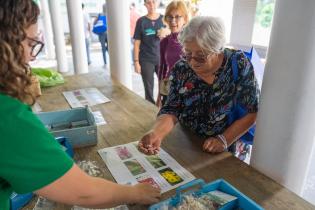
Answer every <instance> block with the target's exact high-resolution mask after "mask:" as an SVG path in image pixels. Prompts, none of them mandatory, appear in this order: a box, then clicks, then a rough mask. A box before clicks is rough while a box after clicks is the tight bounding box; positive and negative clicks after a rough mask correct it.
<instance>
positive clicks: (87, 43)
mask: <svg viewBox="0 0 315 210" xmlns="http://www.w3.org/2000/svg"><path fill="white" fill-rule="evenodd" d="M85 48H86V56H87V62H88V65H90V64H91V57H90V39H89V38H85Z"/></svg>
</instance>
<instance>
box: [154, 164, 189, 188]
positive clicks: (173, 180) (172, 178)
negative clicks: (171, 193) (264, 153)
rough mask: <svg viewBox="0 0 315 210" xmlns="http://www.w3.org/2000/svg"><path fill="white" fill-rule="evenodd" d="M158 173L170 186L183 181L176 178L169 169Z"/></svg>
mask: <svg viewBox="0 0 315 210" xmlns="http://www.w3.org/2000/svg"><path fill="white" fill-rule="evenodd" d="M159 173H160V174H161V176H162V177H163V178H164V179H165V180H166V181H167V182H168V183H169V184H170V185H172V186H173V185H176V184H178V183H181V182H182V181H183V179H182V178H181V177H180V176H178V175H177V174H176V173H175V172H174V171H173V170H172V169H171V168H165V169H162V170H160V171H159Z"/></svg>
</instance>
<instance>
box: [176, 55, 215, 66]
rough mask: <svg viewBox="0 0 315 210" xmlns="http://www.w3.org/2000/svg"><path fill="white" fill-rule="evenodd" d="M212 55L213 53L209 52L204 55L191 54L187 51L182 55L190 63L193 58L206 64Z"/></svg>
mask: <svg viewBox="0 0 315 210" xmlns="http://www.w3.org/2000/svg"><path fill="white" fill-rule="evenodd" d="M211 55H212V53H210V54H207V55H203V56H191V55H189V54H187V53H183V54H182V56H181V57H182V59H184V60H185V61H187V62H188V63H189V62H191V60H192V59H194V60H195V61H196V62H197V63H200V64H204V63H206V62H207V60H208V58H209V56H211Z"/></svg>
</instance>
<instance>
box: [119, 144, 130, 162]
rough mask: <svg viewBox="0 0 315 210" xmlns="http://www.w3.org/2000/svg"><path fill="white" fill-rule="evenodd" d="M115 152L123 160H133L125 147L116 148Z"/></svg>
mask: <svg viewBox="0 0 315 210" xmlns="http://www.w3.org/2000/svg"><path fill="white" fill-rule="evenodd" d="M115 151H116V153H117V155H118V156H119V157H120V159H121V160H126V159H129V158H132V154H131V153H130V152H129V150H128V149H127V147H125V146H122V147H116V148H115Z"/></svg>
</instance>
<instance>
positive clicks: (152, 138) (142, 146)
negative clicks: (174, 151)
mask: <svg viewBox="0 0 315 210" xmlns="http://www.w3.org/2000/svg"><path fill="white" fill-rule="evenodd" d="M161 141H162V138H160V137H159V136H158V135H157V134H156V133H154V132H153V131H149V132H148V133H146V134H145V135H144V136H143V137H142V139H141V140H140V141H139V144H138V148H139V150H140V151H141V152H143V153H144V154H147V155H156V154H157V153H159V151H160V146H161Z"/></svg>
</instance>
